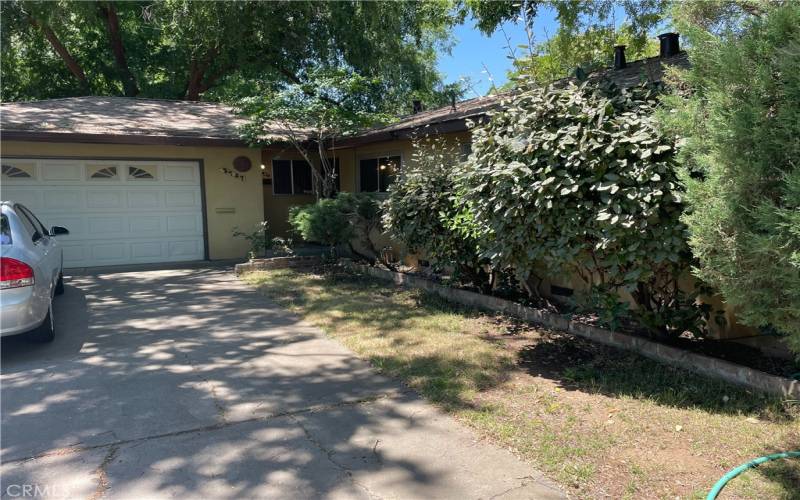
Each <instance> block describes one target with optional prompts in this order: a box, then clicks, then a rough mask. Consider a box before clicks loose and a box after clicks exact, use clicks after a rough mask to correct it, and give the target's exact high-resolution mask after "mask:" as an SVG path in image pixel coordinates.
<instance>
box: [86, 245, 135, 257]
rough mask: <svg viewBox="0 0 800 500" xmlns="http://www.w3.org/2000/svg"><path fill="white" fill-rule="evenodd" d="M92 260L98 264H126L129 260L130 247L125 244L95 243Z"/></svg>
mask: <svg viewBox="0 0 800 500" xmlns="http://www.w3.org/2000/svg"><path fill="white" fill-rule="evenodd" d="M91 248H92V258H93V259H94V260H95V261H97V262H124V261H127V260H128V258H127V257H128V252H127V249H128V245H126V244H125V243H122V242H120V243H95V244H94V245H92V247H91Z"/></svg>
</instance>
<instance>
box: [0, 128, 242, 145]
mask: <svg viewBox="0 0 800 500" xmlns="http://www.w3.org/2000/svg"><path fill="white" fill-rule="evenodd" d="M0 139H2V140H4V141H32V142H80V143H84V144H132V145H142V146H213V147H236V148H246V147H250V145H249V144H247V143H246V142H245V141H243V140H241V139H230V138H223V137H191V136H166V135H135V134H129V135H112V134H75V133H67V132H39V131H31V130H0Z"/></svg>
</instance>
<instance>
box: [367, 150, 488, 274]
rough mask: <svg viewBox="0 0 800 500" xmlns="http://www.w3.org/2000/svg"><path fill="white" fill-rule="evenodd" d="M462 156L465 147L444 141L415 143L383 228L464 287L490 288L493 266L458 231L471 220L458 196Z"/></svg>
mask: <svg viewBox="0 0 800 500" xmlns="http://www.w3.org/2000/svg"><path fill="white" fill-rule="evenodd" d="M460 156H461V151H460V144H459V143H452V142H451V143H448V142H447V141H446V140H444V139H443V138H442V137H438V138H426V139H419V140H417V141H415V142H414V144H413V154H412V159H411V162H410V163H409V164H408V165H407V166H405V167H404V169H403V171H402V173H401V175H400V177H399V179H398V180H397V181H396V182H395V183H393V184H392V185H391V186H390V188H389V198H388V199H387V201H386V207H385V211H384V216H383V222H384V227H385V228H386V229H387V230H388V232H389V234H390V235H391V236H392V237H394V238H395V239H397V240H399V241H402V242H403V243H405V245H406V246H407V247H408V250H409V251H411V252H414V253H419V254H422V255H424V256H425V258H427V259H430V260H432V261H433V262H434V263H435V264H436V265H437V267H440V268H449V269H450V270H451V271H453V272H454V273H455V277H456V278H457V279H459V280H461V281H465V282H472V283H473V284H475V285H477V286H485V285H486V284H487V283H488V279H489V275H488V273H487V272H486V264H487V263H488V261H487V260H486V259H484V258H481V257H480V255H479V250H478V244H477V241H476V240H475V239H474V238H472V237H470V235H469V234H468V233H465V232H464V231H462V230H460V229H459V227H458V221H459V220H460V218H462V217H465V216H466V215H465V213H464V207H463V205H460V204H459V203H458V201H457V198H456V196H455V195H456V193H455V179H456V178H457V177H458V175H459V173H460V164H461V158H460Z"/></svg>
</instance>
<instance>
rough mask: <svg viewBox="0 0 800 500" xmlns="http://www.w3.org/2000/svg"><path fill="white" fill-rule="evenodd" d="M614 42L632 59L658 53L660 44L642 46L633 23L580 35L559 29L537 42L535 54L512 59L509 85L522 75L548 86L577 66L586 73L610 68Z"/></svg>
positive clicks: (593, 29) (650, 43)
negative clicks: (623, 48)
mask: <svg viewBox="0 0 800 500" xmlns="http://www.w3.org/2000/svg"><path fill="white" fill-rule="evenodd" d="M615 45H625V46H626V57H627V58H628V59H629V60H635V59H643V58H645V57H652V56H655V55H658V43H657V42H656V41H655V40H654V39H647V41H646V43H645V44H644V45H640V44H639V43H637V40H636V35H635V34H634V32H633V30H632V28H631V26H630V25H623V26H622V27H620V28H614V27H594V28H589V29H587V30H586V31H584V32H583V33H579V34H572V33H565V32H561V31H559V32H558V33H557V34H556V35H555V36H554V37H553V38H551V39H550V40H547V41H545V42H543V43H540V44H537V45H536V48H535V49H534V51H533V54H532V55H523V56H522V57H520V58H517V59H515V60H514V61H513V62H514V70H513V71H511V72H509V86H510V85H513V82H514V81H515V80H518V79H520V78H530V79H532V80H533V81H535V82H537V83H539V84H542V85H545V84H547V83H549V82H552V81H553V80H557V79H559V78H563V77H566V76H568V75H570V74H571V73H573V72H574V71H575V68H578V67H580V68H581V69H583V70H584V71H585V72H586V73H589V72H591V71H594V70H596V69H599V68H607V67H609V66H611V64H612V63H613V59H614V52H613V51H612V50H611V47H613V46H615Z"/></svg>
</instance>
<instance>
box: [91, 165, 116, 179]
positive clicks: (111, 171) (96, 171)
mask: <svg viewBox="0 0 800 500" xmlns="http://www.w3.org/2000/svg"><path fill="white" fill-rule="evenodd" d="M89 172H91V173H90V174H89V178H90V179H106V180H113V179H117V178H118V177H117V167H104V166H93V165H89Z"/></svg>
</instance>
